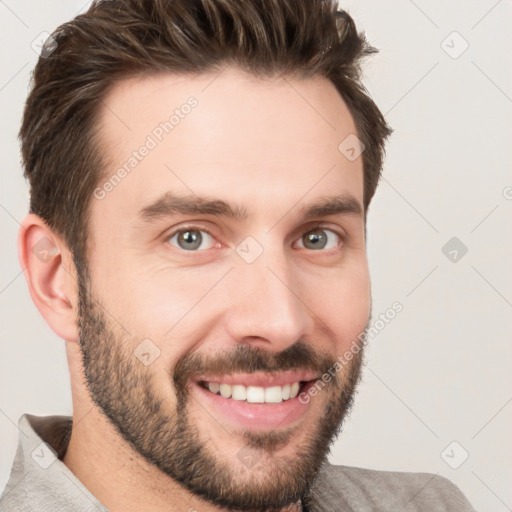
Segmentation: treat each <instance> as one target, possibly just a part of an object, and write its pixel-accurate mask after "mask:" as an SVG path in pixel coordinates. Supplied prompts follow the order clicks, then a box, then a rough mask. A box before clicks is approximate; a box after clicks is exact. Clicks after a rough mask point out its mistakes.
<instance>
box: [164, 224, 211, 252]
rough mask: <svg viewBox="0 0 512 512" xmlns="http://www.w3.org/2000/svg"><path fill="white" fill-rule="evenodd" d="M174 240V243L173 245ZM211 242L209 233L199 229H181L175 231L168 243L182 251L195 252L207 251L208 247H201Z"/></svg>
mask: <svg viewBox="0 0 512 512" xmlns="http://www.w3.org/2000/svg"><path fill="white" fill-rule="evenodd" d="M173 240H175V243H173ZM212 241H213V238H212V237H211V235H210V234H209V233H207V232H206V231H204V230H201V229H182V230H181V231H176V233H175V234H174V235H172V236H171V237H170V238H169V243H170V244H171V245H174V246H175V247H178V248H179V249H183V250H184V251H195V250H197V249H202V250H204V249H209V247H204V246H203V247H202V245H204V244H208V242H210V244H211V242H212Z"/></svg>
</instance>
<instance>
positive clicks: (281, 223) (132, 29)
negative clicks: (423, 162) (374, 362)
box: [21, 0, 390, 510]
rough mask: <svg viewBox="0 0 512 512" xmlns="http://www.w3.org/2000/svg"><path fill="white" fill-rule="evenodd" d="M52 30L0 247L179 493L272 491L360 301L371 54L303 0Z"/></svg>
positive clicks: (299, 486)
mask: <svg viewBox="0 0 512 512" xmlns="http://www.w3.org/2000/svg"><path fill="white" fill-rule="evenodd" d="M53 37H54V38H55V40H56V43H57V47H56V49H55V50H54V51H53V53H51V54H50V55H49V56H48V57H47V58H46V59H41V60H40V62H39V64H38V66H37V68H36V73H35V78H34V88H33V91H32V92H31V94H30V97H29V99H28V102H27V107H26V111H25V116H24V120H23V126H22V130H21V138H22V152H23V157H24V162H25V166H26V175H27V176H28V177H29V179H30V184H31V212H32V215H31V216H29V218H28V219H29V220H28V221H26V222H25V223H24V228H23V229H24V231H23V234H22V243H21V247H22V250H21V253H22V262H23V263H24V264H26V266H27V268H28V269H29V270H28V272H27V275H28V279H29V286H30V289H31V294H32V297H33V298H34V301H35V303H36V305H38V307H39V309H40V310H41V311H42V313H43V315H44V316H45V318H46V319H47V321H48V323H49V324H50V325H51V326H52V328H53V329H54V330H55V331H56V332H57V333H59V334H60V335H61V336H62V337H63V338H64V339H66V340H67V341H68V342H69V343H68V353H79V354H80V357H81V366H82V367H83V373H84V376H85V379H84V382H81V383H80V386H81V387H80V390H81V391H80V392H81V393H84V394H83V396H85V394H87V395H88V399H90V402H91V403H94V406H95V407H97V409H98V410H99V411H101V412H102V413H103V414H104V415H105V416H106V417H107V418H108V419H109V421H110V423H111V426H112V428H113V429H114V428H115V430H116V431H117V432H118V433H120V434H121V437H122V439H123V440H124V442H126V443H127V444H128V445H129V446H131V448H133V451H134V453H135V454H137V456H140V457H141V458H142V460H143V461H145V462H147V463H148V464H151V465H153V466H154V467H156V468H158V470H160V471H161V472H162V473H163V474H165V475H167V476H168V477H170V478H171V479H172V480H173V481H174V482H177V483H178V484H180V485H181V486H183V488H185V489H187V490H188V491H189V492H191V493H193V494H194V495H196V496H200V497H201V498H203V499H205V500H207V501H209V502H210V503H212V504H214V505H216V506H219V507H228V508H233V509H241V510H267V509H272V508H274V509H277V508H279V507H283V506H285V505H287V504H291V503H294V502H295V501H297V500H298V499H299V498H300V497H302V496H304V495H305V493H306V492H307V490H308V487H309V486H310V485H311V483H312V481H313V479H314V477H315V475H316V474H317V472H318V469H319V468H320V465H321V463H322V462H323V461H324V460H325V457H326V455H327V453H328V449H329V446H330V444H331V443H332V441H333V440H334V439H335V437H336V435H337V434H338V432H339V429H340V425H341V421H342V419H343V416H344V415H345V413H346V412H347V410H348V409H349V407H350V404H351V400H352V395H353V391H354V388H355V385H356V382H357V380H358V377H359V371H360V365H361V354H362V351H361V350H360V347H358V350H357V355H356V356H355V357H354V358H353V359H352V360H351V361H348V360H342V359H341V358H340V357H341V355H342V354H344V353H345V352H346V351H347V350H348V349H350V348H351V347H353V346H354V344H356V345H357V344H358V336H359V335H360V334H361V333H362V332H363V331H364V330H365V328H366V326H367V323H368V321H369V316H370V281H369V275H368V265H367V260H366V247H365V215H366V210H367V208H368V205H369V202H370V200H371V197H372V196H373V194H374V192H375V187H376V185H377V182H378V178H379V174H380V171H381V166H382V156H383V151H384V142H385V139H386V137H387V135H388V134H389V132H390V130H389V128H388V127H387V125H386V123H385V122H384V120H383V118H382V116H381V114H380V112H379V110H378V109H377V107H376V106H375V105H374V103H373V102H372V100H371V99H370V98H369V97H368V96H367V95H366V94H365V92H364V89H363V87H362V85H361V83H360V82H359V67H358V64H359V59H360V58H361V57H363V56H364V55H365V54H367V53H370V52H371V51H372V49H371V48H370V47H369V46H368V45H367V44H366V42H365V41H364V39H363V38H362V36H358V35H357V32H356V30H355V27H354V25H353V22H352V20H351V19H350V18H349V17H348V15H346V14H345V13H337V12H336V10H335V7H334V5H333V4H331V3H329V2H325V1H311V0H308V1H304V3H303V4H302V2H297V1H295V0H294V1H293V2H292V1H291V0H289V1H270V0H269V1H248V2H238V1H235V0H233V1H222V2H220V1H212V0H210V1H203V2H195V1H190V0H186V1H185V0H183V1H172V2H164V1H160V0H155V1H153V2H150V1H142V0H127V1H116V0H109V1H105V2H95V3H93V5H92V7H91V8H90V10H89V11H88V12H87V13H86V14H85V15H82V16H80V17H78V18H77V19H75V20H73V21H72V22H70V23H68V24H66V25H64V26H62V27H60V28H59V29H58V31H57V32H56V33H55V34H54V36H53ZM358 141H361V143H362V144H361V145H360V146H358ZM361 149H364V151H363V152H362V153H361V154H359V153H360V150H361ZM36 215H37V216H38V217H37V218H40V219H42V220H41V221H37V220H34V219H35V218H36ZM42 237H46V238H47V239H50V240H51V242H52V244H53V245H54V246H55V250H54V251H53V252H51V251H50V256H48V257H45V258H44V261H42V260H40V261H38V259H37V258H36V257H35V253H33V254H31V252H30V250H31V247H32V246H34V245H36V244H37V243H38V240H40V239H41V238H42ZM187 245H189V247H187ZM73 264H74V267H73ZM74 277H76V278H77V282H75V281H74ZM70 360H73V358H70ZM80 369H81V368H78V366H76V367H75V368H71V371H72V378H73V377H74V378H75V380H76V381H77V382H78V380H79V370H80ZM73 372H75V373H76V375H75V376H73ZM314 381H316V382H314ZM295 383H299V385H300V389H299V391H297V389H296V388H297V384H295ZM320 384H321V385H320ZM76 386H78V384H76ZM219 386H221V387H220V395H218V394H215V392H216V391H217V388H219ZM314 386H316V387H315V389H316V391H313V387H314ZM207 388H209V389H207ZM77 389H78V387H77ZM86 390H87V393H85V391H86ZM290 392H291V394H292V398H288V397H289V396H290ZM229 393H232V395H231V398H228V395H229ZM297 393H300V394H299V397H302V398H303V399H302V400H300V399H299V397H297V396H295V397H293V395H296V394H297ZM305 398H307V400H306V399H305ZM253 400H254V401H256V402H260V401H263V400H264V401H266V402H269V403H261V404H260V405H255V404H254V403H253ZM74 402H75V400H74ZM275 402H279V403H275ZM248 460H250V461H251V462H250V463H248Z"/></svg>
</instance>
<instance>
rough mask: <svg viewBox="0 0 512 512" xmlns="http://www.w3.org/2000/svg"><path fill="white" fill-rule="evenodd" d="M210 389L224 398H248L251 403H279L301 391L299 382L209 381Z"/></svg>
mask: <svg viewBox="0 0 512 512" xmlns="http://www.w3.org/2000/svg"><path fill="white" fill-rule="evenodd" d="M207 385H208V389H209V390H210V391H211V392H212V393H219V392H220V394H221V396H222V397H224V398H232V399H233V400H247V401H248V402H251V403H279V402H282V401H283V400H288V399H290V398H295V397H296V396H297V395H298V393H299V387H300V383H299V382H294V383H293V384H285V385H284V386H271V387H268V388H264V387H260V386H244V385H243V384H233V385H231V384H219V383H218V382H208V383H207Z"/></svg>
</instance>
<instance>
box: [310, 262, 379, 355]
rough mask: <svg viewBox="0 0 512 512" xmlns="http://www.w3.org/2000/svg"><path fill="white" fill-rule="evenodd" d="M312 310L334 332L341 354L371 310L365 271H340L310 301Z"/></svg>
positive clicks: (358, 331)
mask: <svg viewBox="0 0 512 512" xmlns="http://www.w3.org/2000/svg"><path fill="white" fill-rule="evenodd" d="M314 304H315V306H314V308H313V311H314V312H315V313H316V314H317V315H318V316H319V317H320V318H321V319H322V320H323V322H325V324H326V325H327V326H328V327H329V329H330V330H331V331H332V332H333V333H334V336H335V343H336V350H337V351H338V352H339V351H343V350H345V349H346V348H347V347H349V346H350V345H351V343H352V342H353V341H355V340H357V337H358V336H359V334H361V333H362V332H363V331H364V329H365V328H366V326H367V323H368V320H369V317H370V311H371V292H370V280H369V274H368V269H367V267H365V266H362V267H361V268H359V269H357V270H356V269H352V270H351V271H350V272H348V271H347V272H346V273H345V272H342V273H340V274H339V275H337V276H336V277H335V278H333V279H332V280H331V281H330V282H329V284H326V285H325V286H324V289H323V292H322V293H320V294H317V296H316V297H315V298H314Z"/></svg>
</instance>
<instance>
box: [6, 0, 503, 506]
mask: <svg viewBox="0 0 512 512" xmlns="http://www.w3.org/2000/svg"><path fill="white" fill-rule="evenodd" d="M88 4H89V2H87V3H86V2H83V1H78V0H59V1H57V0H53V1H45V2H44V3H43V2H36V1H28V0H17V1H15V0H2V1H0V28H1V30H0V41H1V47H2V48H3V51H2V56H1V66H0V72H1V78H0V109H1V117H0V125H1V130H2V133H1V137H0V145H1V146H0V155H1V175H0V176H1V182H0V226H1V228H0V229H1V231H0V232H1V260H0V261H1V265H0V314H1V317H0V334H1V336H0V492H1V490H3V488H4V485H5V483H6V481H7V478H8V475H9V471H10V467H11V463H12V459H13V457H14V452H15V449H16V443H17V437H18V431H17V428H16V425H17V421H18V418H19V417H20V415H21V414H23V413H25V412H29V413H32V414H40V415H46V414H71V412H72V410H71V394H70V385H69V375H68V370H67V363H66V358H65V349H64V341H62V340H60V339H59V338H58V337H57V336H56V335H55V334H54V333H53V332H52V331H51V330H50V329H49V327H48V326H47V325H46V324H45V322H44V321H43V319H42V318H41V317H40V315H39V313H38V312H37V310H36V308H35V306H34V305H33V304H32V301H31V299H30V296H29V294H28V291H27V288H26V285H25V281H24V278H23V276H22V275H21V271H20V267H19V263H18V259H17V249H16V238H17V231H18V223H19V221H20V220H21V219H22V218H23V216H24V215H25V214H26V213H27V209H28V189H27V186H26V184H25V182H24V180H23V178H22V170H21V167H20V163H19V161H20V156H19V149H18V143H17V139H16V136H17V131H18V129H19V124H20V119H21V113H22V108H23V104H24V101H25V98H26V95H27V88H28V83H29V78H30V72H31V70H32V68H33V67H34V65H35V62H36V59H37V55H36V53H35V52H34V51H33V50H32V48H31V42H32V41H33V40H34V39H36V38H37V36H38V35H39V34H40V33H41V32H43V31H46V32H52V31H53V29H55V28H56V27H57V26H58V25H59V24H61V23H62V22H64V21H67V20H69V19H71V18H72V17H73V16H74V15H75V14H77V13H78V12H79V11H83V10H84V9H85V8H86V7H87V5H88ZM341 5H342V6H343V7H344V8H346V9H347V10H348V11H349V12H350V13H351V15H352V16H353V17H354V18H355V20H356V22H357V23H358V27H359V29H362V30H364V31H365V32H366V34H367V36H368V38H369V40H370V41H371V42H372V43H373V44H374V45H375V46H376V47H378V48H379V49H380V50H381V53H380V54H379V55H378V56H376V57H373V58H371V59H370V60H369V61H368V62H367V65H366V67H365V73H366V80H365V81H366V84H367V86H368V89H369V91H370V92H371V94H372V96H373V97H374V99H375V100H376V102H377V104H378V105H379V106H380V108H381V110H382V111H383V113H385V114H386V116H387V118H388V121H389V122H390V124H391V125H392V126H393V128H394V129H395V133H394V135H393V137H392V139H391V141H390V145H389V148H388V156H387V160H386V164H385V171H384V179H383V181H382V182H381V185H380V188H379V190H378V192H377V194H376V197H375V199H374V202H373V204H372V206H371V209H370V216H369V227H368V237H369V261H370V269H371V274H372V283H373V284H372V286H373V300H374V318H375V319H377V318H378V316H379V314H380V313H384V312H385V311H386V310H387V309H388V308H389V307H390V306H391V304H392V303H394V302H395V301H398V302H400V303H401V304H402V305H403V311H402V312H401V313H399V314H398V315H397V316H396V318H395V319H394V320H392V321H391V322H390V323H389V324H387V325H386V326H385V328H383V329H381V330H380V332H379V334H378V335H377V336H376V337H375V338H374V339H373V340H372V341H371V344H370V346H369V348H368V352H367V354H368V355H367V367H366V369H365V372H364V379H363V382H362V384H361V386H360V390H359V393H358V395H357V398H356V405H355V408H354V411H353V413H352V415H351V417H350V419H349V421H348V422H347V423H346V427H345V428H344V432H343V434H342V435H341V436H340V438H339V440H338V441H337V443H336V444H335V446H334V448H333V450H332V453H331V456H330V460H331V462H333V463H338V464H348V465H356V466H363V467H369V468H376V469H392V470H400V471H428V472H432V473H439V474H441V475H444V476H446V477H448V478H450V479H451V480H452V481H453V482H455V483H456V484H458V485H459V486H460V488H461V489H462V490H463V492H464V493H465V494H466V495H467V496H468V498H469V499H470V501H471V502H472V503H473V505H474V506H475V508H476V509H477V510H479V511H484V510H485V511H486V512H505V511H507V510H512V509H511V507H512V492H511V486H510V482H511V481H512V468H511V463H510V459H511V453H512V452H511V448H512V441H511V439H512V436H510V432H511V431H512V430H511V426H512V403H511V401H512V386H511V381H512V375H511V374H512V372H511V371H510V362H511V361H512V344H511V343H510V333H511V323H512V322H511V308H512V279H511V271H510V267H511V265H510V261H511V256H512V243H511V238H510V233H511V232H512V230H511V224H512V220H511V209H512V200H511V198H512V188H511V187H512V175H511V173H510V169H511V163H512V152H511V142H512V138H511V136H512V115H511V114H512V99H511V98H512V67H511V66H510V55H511V54H512V51H511V50H512V48H511V46H512V34H511V31H510V26H511V21H512V4H511V2H510V1H506V0H501V1H496V0H485V1H483V0H480V1H476V0H472V1H467V0H464V1H462V0H458V1H451V2H441V1H440V0H439V1H435V0H416V1H415V2H413V1H412V0H396V1H387V2H382V1H379V0H364V1H362V0H359V1H356V0H351V1H348V2H342V3H341ZM454 31H455V32H457V34H454V33H453V32H454ZM443 41H444V43H443ZM466 44H468V45H469V46H468V48H467V50H466V51H464V53H462V54H460V55H459V53H460V52H461V51H462V50H463V49H464V47H465V45H466ZM455 57H456V58H455ZM452 237H457V238H458V239H459V241H460V242H461V243H463V244H464V245H465V246H466V247H467V248H468V252H467V254H465V255H464V256H461V254H462V253H461V251H460V248H457V247H455V246H454V247H451V246H449V247H448V249H446V250H445V252H446V253H447V254H448V256H449V257H450V258H452V259H453V258H454V257H455V256H457V261H455V262H453V261H451V260H450V259H449V257H447V256H445V254H444V253H443V252H442V247H443V246H444V245H445V244H446V243H447V242H448V241H449V240H450V239H451V238H452ZM457 243H459V242H457ZM453 250H456V251H457V253H454V252H453ZM450 251H451V254H450ZM454 441H455V442H456V443H458V444H455V445H453V444H451V443H452V442H454ZM447 447H448V449H447V450H445V449H446V448H447ZM466 452H467V453H468V454H469V457H468V459H467V460H466V461H464V462H463V463H462V464H461V465H460V466H459V467H458V468H457V469H453V468H452V467H450V465H449V464H448V463H450V464H451V465H452V466H456V465H458V464H460V463H461V461H462V460H463V458H464V456H465V453H466ZM442 453H444V458H443V456H442Z"/></svg>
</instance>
